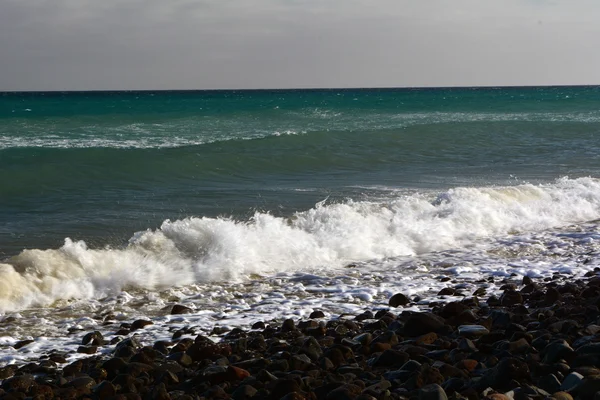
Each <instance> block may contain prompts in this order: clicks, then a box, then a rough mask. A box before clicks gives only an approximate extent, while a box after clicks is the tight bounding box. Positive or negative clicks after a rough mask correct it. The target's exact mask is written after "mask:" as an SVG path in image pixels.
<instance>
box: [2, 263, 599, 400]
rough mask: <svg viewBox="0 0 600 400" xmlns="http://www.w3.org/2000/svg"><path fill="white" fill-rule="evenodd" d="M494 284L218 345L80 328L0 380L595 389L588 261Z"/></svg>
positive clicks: (107, 385) (353, 395)
mask: <svg viewBox="0 0 600 400" xmlns="http://www.w3.org/2000/svg"><path fill="white" fill-rule="evenodd" d="M499 283H502V286H501V287H500V289H501V290H502V294H501V295H500V296H495V295H493V294H492V295H490V296H489V297H488V298H487V299H486V300H485V301H484V300H482V299H480V298H478V297H477V296H472V295H469V296H464V297H463V296H460V297H458V296H453V294H456V293H451V289H452V288H451V287H449V288H448V290H446V291H445V294H438V297H439V296H444V297H445V299H441V300H442V301H441V302H440V301H437V302H436V301H432V302H431V303H429V306H428V307H429V308H430V310H429V311H422V312H418V311H414V310H413V311H406V310H405V309H404V307H405V306H409V307H410V306H411V302H412V300H414V298H412V299H411V298H407V297H406V296H404V295H402V294H398V295H395V296H393V297H392V298H391V299H390V303H391V304H390V306H389V307H387V310H386V309H379V310H377V309H373V310H371V311H364V312H363V313H361V314H357V315H343V316H339V317H337V318H325V314H323V313H322V312H319V311H313V312H312V313H311V315H309V318H308V319H300V320H293V319H286V320H285V321H283V322H282V323H279V324H272V325H269V324H268V323H267V324H265V323H264V322H257V323H255V324H254V326H253V328H254V329H248V330H244V329H240V328H233V329H231V330H228V331H221V332H219V331H213V332H212V333H213V334H214V335H215V336H218V337H219V338H220V341H218V342H217V341H213V340H212V339H211V338H209V337H207V336H205V335H203V334H198V332H194V330H193V329H190V327H188V328H187V329H186V328H185V327H184V328H179V329H177V330H174V331H173V335H172V337H171V339H170V340H168V341H164V340H158V341H154V342H153V341H152V340H150V343H151V344H150V345H146V346H144V345H143V342H144V341H145V342H148V340H147V339H148V336H151V335H150V332H149V330H148V328H151V325H149V322H150V321H148V322H144V320H135V321H133V322H132V323H131V324H129V323H122V324H121V325H120V328H119V331H115V332H114V333H115V335H113V337H112V339H110V340H109V337H108V336H107V337H106V338H105V337H103V335H102V334H101V333H100V332H95V331H91V332H85V334H84V336H83V338H82V339H81V344H80V347H79V349H78V352H79V355H80V356H81V357H83V358H81V359H78V360H75V361H72V362H70V363H67V359H66V357H65V354H61V353H60V351H56V352H54V353H51V354H47V355H44V356H42V357H40V359H39V360H38V361H35V362H29V363H26V364H24V365H19V366H17V365H7V366H4V367H2V368H0V379H2V384H1V388H2V390H3V391H4V392H6V393H8V392H13V396H17V394H16V393H22V394H23V395H25V396H32V397H34V398H111V397H112V398H115V399H117V398H118V399H125V398H126V399H137V398H143V399H145V398H149V399H150V398H152V399H154V398H156V399H190V398H191V399H196V398H199V399H201V398H205V399H211V398H215V399H216V398H233V399H249V398H253V399H281V398H285V399H305V398H306V399H372V398H375V399H412V398H414V399H444V398H450V399H452V398H455V399H463V398H468V399H479V398H489V399H494V400H501V399H505V398H515V399H516V398H524V399H538V398H539V399H545V398H554V399H570V398H574V399H592V398H594V396H595V393H596V391H600V369H598V368H597V366H598V365H600V343H597V342H600V326H599V325H596V323H598V321H599V318H600V311H599V310H598V305H600V277H599V276H598V268H596V270H595V271H594V272H588V273H586V276H585V277H581V278H576V279H573V278H572V277H569V276H564V275H560V274H555V275H554V276H553V277H551V278H545V279H533V280H532V279H531V278H529V277H524V278H523V279H522V281H519V278H518V277H512V278H508V279H505V280H503V281H502V282H499ZM448 299H450V300H453V301H445V300H448ZM432 300H434V299H432ZM393 306H397V307H393ZM190 311H191V310H190V309H188V308H187V307H185V306H182V305H176V306H174V308H173V309H171V313H172V314H173V315H185V314H186V313H188V312H190ZM150 324H151V322H150ZM82 333H83V332H82ZM140 338H141V339H142V340H140ZM144 338H145V340H144ZM31 343H32V342H28V341H24V342H20V343H16V344H15V346H20V347H25V346H28V345H30V344H31ZM98 352H101V353H98ZM559 392H560V393H559ZM36 396H45V397H36ZM486 396H487V397H486ZM503 396H505V397H503ZM506 396H508V397H506ZM550 396H553V397H550ZM569 396H571V397H569ZM8 398H18V397H8Z"/></svg>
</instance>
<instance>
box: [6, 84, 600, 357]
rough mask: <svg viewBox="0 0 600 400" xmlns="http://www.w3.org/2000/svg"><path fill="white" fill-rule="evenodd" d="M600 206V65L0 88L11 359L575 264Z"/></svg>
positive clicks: (213, 328)
mask: <svg viewBox="0 0 600 400" xmlns="http://www.w3.org/2000/svg"><path fill="white" fill-rule="evenodd" d="M599 228H600V87H597V86H582V87H486V88H414V89H413V88H405V89H319V90H223V91H115V92H22V93H21V92H10V93H0V365H5V364H15V363H16V364H19V363H25V362H28V361H30V360H36V359H39V358H40V357H44V356H47V355H48V354H49V353H50V352H57V351H59V352H63V353H64V354H66V356H67V359H68V360H69V361H70V360H73V359H77V358H78V357H81V356H82V355H81V354H79V353H77V352H76V349H77V347H78V346H79V345H80V344H81V337H82V336H83V335H84V334H85V333H87V332H89V331H91V330H99V331H101V332H102V333H103V334H104V336H105V338H107V339H108V340H110V339H112V338H114V335H115V332H116V331H117V330H118V329H119V328H120V326H121V324H127V323H131V321H134V320H136V319H146V320H149V321H152V322H153V324H152V325H149V326H147V327H146V328H145V329H144V330H143V331H137V332H135V333H132V334H138V335H139V336H140V338H141V339H142V340H146V341H148V342H151V341H152V340H168V339H170V338H171V336H172V334H173V332H174V331H176V330H182V329H183V330H185V332H187V333H189V334H190V335H194V334H199V333H202V334H206V335H210V336H211V337H213V338H214V340H219V334H222V333H223V332H226V331H227V330H229V329H233V328H235V327H240V328H244V329H249V328H251V327H252V325H253V324H254V323H256V322H259V321H263V322H265V323H267V324H277V323H278V322H281V321H282V320H283V319H287V318H293V319H295V320H299V319H305V318H308V316H309V315H310V314H311V313H312V312H313V311H316V310H320V311H322V312H323V313H324V314H325V316H326V318H338V317H340V316H342V317H344V316H348V317H351V316H353V315H357V314H359V313H362V312H363V311H365V310H379V309H385V308H388V307H389V306H388V299H389V298H390V297H391V296H392V295H393V294H395V293H399V292H400V293H404V294H405V295H407V296H408V297H409V298H410V299H411V304H409V305H407V306H406V307H405V308H402V307H400V308H399V309H398V310H394V311H395V312H401V310H404V309H409V310H416V309H423V308H427V307H429V306H430V305H431V303H432V302H440V301H453V300H456V299H461V298H463V297H470V296H472V295H473V293H474V292H475V290H477V289H481V290H483V292H482V291H481V290H480V291H479V293H486V295H491V294H495V293H496V294H497V293H499V290H500V289H499V288H500V286H501V285H502V284H504V283H506V282H516V283H520V282H521V280H522V279H523V277H524V276H529V277H531V278H534V279H539V280H544V279H545V280H549V279H556V278H557V277H562V279H567V280H568V279H578V278H579V277H581V276H583V275H584V274H586V273H589V272H590V271H594V269H595V268H599V267H600V257H599V254H600V253H599V252H600V233H599ZM446 287H452V288H453V289H454V290H455V292H456V293H455V295H450V296H449V295H444V296H440V295H438V293H439V291H440V290H441V289H444V288H446ZM174 304H181V305H184V306H186V307H188V308H189V309H190V310H191V312H190V313H188V314H182V315H171V313H170V310H171V307H172V306H173V305H174ZM124 326H127V325H124ZM192 337H193V336H192ZM23 340H31V341H32V342H31V343H29V344H27V345H24V346H22V347H21V346H16V344H17V343H19V342H20V341H23ZM15 347H17V348H15ZM99 351H100V352H110V351H111V349H110V348H108V347H106V348H101V349H100V350H99Z"/></svg>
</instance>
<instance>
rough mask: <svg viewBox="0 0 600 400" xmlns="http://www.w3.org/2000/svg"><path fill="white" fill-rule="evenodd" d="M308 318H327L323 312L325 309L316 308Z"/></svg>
mask: <svg viewBox="0 0 600 400" xmlns="http://www.w3.org/2000/svg"><path fill="white" fill-rule="evenodd" d="M308 318H310V319H318V318H325V313H323V311H319V310H315V311H313V312H311V313H310V315H309V316H308Z"/></svg>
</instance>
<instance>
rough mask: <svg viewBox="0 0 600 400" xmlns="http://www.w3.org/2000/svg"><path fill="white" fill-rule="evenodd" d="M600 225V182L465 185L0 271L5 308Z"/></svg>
mask: <svg viewBox="0 0 600 400" xmlns="http://www.w3.org/2000/svg"><path fill="white" fill-rule="evenodd" d="M598 218H600V180H598V179H594V178H579V179H568V178H563V179H559V180H557V181H556V182H554V183H553V184H544V185H532V184H523V185H518V186H511V187H479V188H477V187H471V188H469V187H459V188H454V189H451V190H448V191H447V192H444V193H440V194H438V195H437V196H433V197H432V196H431V195H427V194H419V193H417V194H412V195H403V196H398V197H394V198H390V199H388V200H386V201H347V202H344V203H331V204H327V203H326V202H321V203H319V204H318V205H317V206H315V207H314V208H312V209H310V210H307V211H303V212H298V213H296V214H295V215H293V216H291V217H290V218H281V217H276V216H273V215H271V214H268V213H261V212H256V213H255V214H254V216H253V217H252V218H250V219H249V220H246V221H236V220H233V219H227V218H206V217H204V218H196V217H190V218H186V219H182V220H178V221H169V220H167V221H164V222H163V224H162V226H161V227H160V228H159V229H157V230H147V231H142V232H138V233H136V234H135V235H133V237H132V238H131V239H130V240H129V243H128V244H127V245H126V246H124V247H123V248H119V249H116V248H104V249H90V248H88V247H87V246H86V244H85V243H84V242H82V241H75V240H71V239H69V238H67V239H65V244H64V245H63V246H62V247H61V248H59V249H49V250H39V249H33V250H24V251H23V252H21V253H20V254H19V255H17V256H14V257H12V258H10V259H9V260H7V261H6V263H5V264H0V310H2V311H3V312H7V311H15V310H19V309H23V308H27V307H31V306H34V305H49V304H52V303H53V302H55V301H57V300H60V299H70V298H80V299H86V298H99V297H103V296H107V295H111V294H115V293H119V292H120V291H122V290H125V289H134V290H135V289H148V290H153V289H160V288H167V287H174V286H184V285H188V284H192V283H197V282H208V281H217V282H218V281H228V282H231V281H243V280H244V279H248V277H249V276H251V275H253V274H259V275H267V274H273V273H278V272H292V271H305V272H307V273H318V274H321V275H322V274H326V273H327V271H331V272H332V273H334V272H335V271H336V270H337V269H338V268H340V267H342V266H344V265H346V264H348V263H351V262H360V261H371V262H377V260H384V259H387V258H390V257H396V256H411V255H419V254H424V253H428V252H433V251H441V250H447V249H458V248H462V247H464V246H468V245H470V244H473V243H475V242H482V241H485V239H486V238H489V237H494V236H498V235H506V234H508V233H517V232H519V233H521V234H523V233H524V232H525V233H526V232H536V231H542V230H545V229H551V228H555V227H560V226H565V225H568V224H572V223H578V222H585V221H591V220H595V219H598Z"/></svg>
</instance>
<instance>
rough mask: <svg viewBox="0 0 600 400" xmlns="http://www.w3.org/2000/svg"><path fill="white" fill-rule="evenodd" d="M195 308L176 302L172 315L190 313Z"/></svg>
mask: <svg viewBox="0 0 600 400" xmlns="http://www.w3.org/2000/svg"><path fill="white" fill-rule="evenodd" d="M192 311H193V310H192V309H191V308H189V307H186V306H182V305H181V304H175V305H173V307H172V308H171V315H180V314H190V313H191V312H192Z"/></svg>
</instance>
